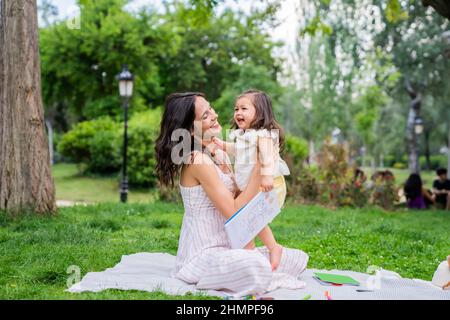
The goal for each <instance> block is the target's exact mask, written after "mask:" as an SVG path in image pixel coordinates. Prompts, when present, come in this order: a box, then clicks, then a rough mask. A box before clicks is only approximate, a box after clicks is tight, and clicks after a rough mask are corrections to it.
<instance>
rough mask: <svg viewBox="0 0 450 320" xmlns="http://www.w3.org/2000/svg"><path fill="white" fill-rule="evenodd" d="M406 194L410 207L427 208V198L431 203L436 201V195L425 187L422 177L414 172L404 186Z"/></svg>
mask: <svg viewBox="0 0 450 320" xmlns="http://www.w3.org/2000/svg"><path fill="white" fill-rule="evenodd" d="M403 190H404V192H405V196H406V204H407V206H408V208H409V209H426V208H427V205H426V201H425V199H427V200H428V201H427V202H429V203H434V197H433V195H432V194H430V193H429V192H428V191H427V190H426V189H424V188H423V184H422V179H421V178H420V175H418V174H417V173H412V174H410V176H409V177H408V180H406V183H405V186H404V187H403Z"/></svg>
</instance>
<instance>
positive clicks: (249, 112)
mask: <svg viewBox="0 0 450 320" xmlns="http://www.w3.org/2000/svg"><path fill="white" fill-rule="evenodd" d="M255 114H256V109H255V106H254V105H253V103H252V101H251V100H250V99H249V98H247V97H242V98H240V99H239V100H238V101H237V102H236V106H235V107H234V121H235V122H236V125H237V126H238V128H239V129H243V130H246V129H249V128H250V125H251V124H252V122H253V120H254V119H255Z"/></svg>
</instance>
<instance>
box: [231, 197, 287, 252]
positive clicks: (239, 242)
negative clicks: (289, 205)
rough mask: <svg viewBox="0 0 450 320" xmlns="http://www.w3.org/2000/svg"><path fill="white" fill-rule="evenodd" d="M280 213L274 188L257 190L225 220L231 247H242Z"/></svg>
mask: <svg viewBox="0 0 450 320" xmlns="http://www.w3.org/2000/svg"><path fill="white" fill-rule="evenodd" d="M278 213H280V206H279V205H278V196H277V193H276V192H275V190H272V191H270V192H259V193H258V194H257V195H256V196H255V197H254V198H253V199H252V200H250V202H249V203H247V204H246V205H245V206H243V207H242V208H241V209H239V210H238V211H237V212H236V213H235V214H234V215H232V216H231V217H230V218H229V219H228V220H227V221H226V222H225V231H226V233H227V235H228V239H229V240H230V244H231V248H233V249H242V248H244V247H245V246H246V245H247V244H248V243H249V242H250V241H251V240H252V239H254V238H255V237H256V236H257V235H258V233H259V232H260V231H261V230H262V229H263V228H264V227H265V226H267V225H268V224H269V223H270V222H272V220H273V219H274V218H275V217H276V216H277V215H278Z"/></svg>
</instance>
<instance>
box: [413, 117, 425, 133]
mask: <svg viewBox="0 0 450 320" xmlns="http://www.w3.org/2000/svg"><path fill="white" fill-rule="evenodd" d="M414 132H415V133H416V134H421V133H422V132H423V120H422V119H421V118H420V117H417V118H416V119H415V120H414Z"/></svg>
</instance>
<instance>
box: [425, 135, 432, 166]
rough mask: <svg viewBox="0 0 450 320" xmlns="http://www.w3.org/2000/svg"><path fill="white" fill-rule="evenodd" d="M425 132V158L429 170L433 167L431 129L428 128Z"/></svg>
mask: <svg viewBox="0 0 450 320" xmlns="http://www.w3.org/2000/svg"><path fill="white" fill-rule="evenodd" d="M424 134H425V159H426V164H425V168H426V169H427V170H430V169H431V160H430V130H429V129H427V130H425V131H424Z"/></svg>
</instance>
